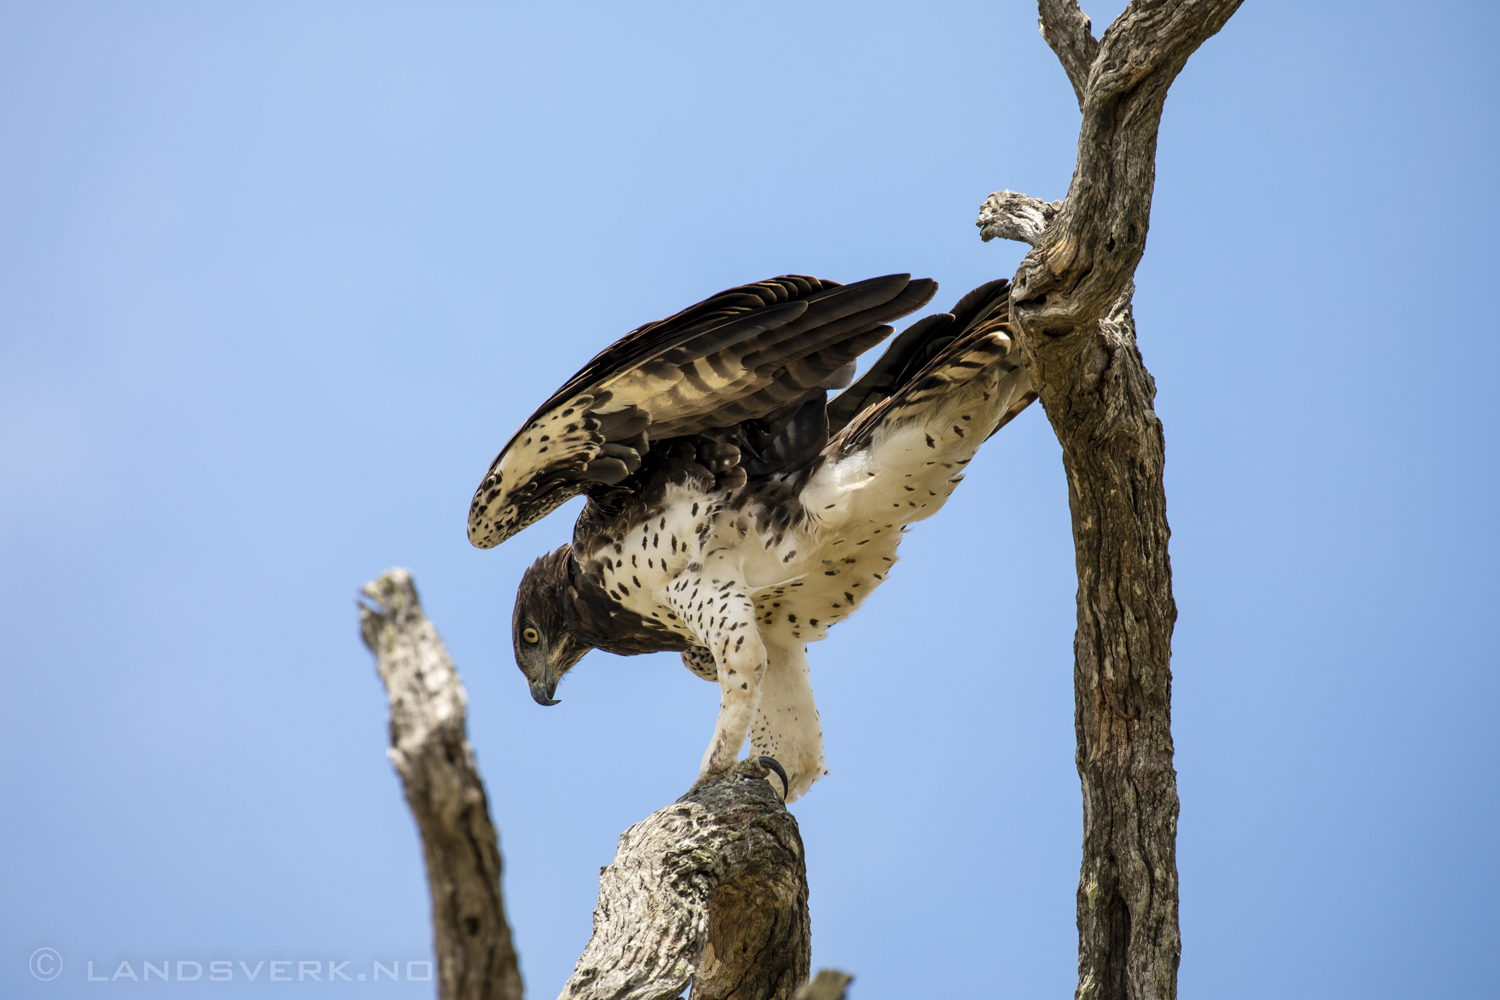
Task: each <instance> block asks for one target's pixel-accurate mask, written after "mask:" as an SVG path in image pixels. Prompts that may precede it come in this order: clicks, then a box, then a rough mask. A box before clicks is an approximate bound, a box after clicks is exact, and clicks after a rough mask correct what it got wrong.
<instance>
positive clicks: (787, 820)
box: [561, 761, 812, 1000]
mask: <svg viewBox="0 0 1500 1000" xmlns="http://www.w3.org/2000/svg"><path fill="white" fill-rule="evenodd" d="M766 773H767V772H766V770H765V769H764V768H762V767H761V766H760V765H759V764H757V763H755V762H754V761H741V762H740V763H739V764H738V765H736V766H735V768H734V770H733V771H731V772H730V774H729V775H728V776H727V777H726V778H722V779H719V780H717V781H707V782H700V783H699V784H698V785H695V786H694V787H693V788H692V789H691V790H690V791H689V792H688V794H686V795H684V796H683V797H682V798H680V799H678V800H677V801H676V802H675V803H673V804H672V805H670V806H667V807H666V808H665V809H660V810H658V811H657V812H655V813H653V814H651V815H650V816H649V817H647V818H646V819H644V820H642V821H641V822H639V823H637V824H636V825H634V826H632V827H631V828H630V829H628V830H626V831H625V833H624V834H623V835H622V836H621V837H620V846H619V849H618V851H617V852H616V854H615V859H614V861H613V862H612V863H611V864H610V865H609V867H607V868H605V869H604V870H603V871H602V872H601V873H600V877H599V905H598V906H597V907H596V908H595V910H594V934H593V937H592V939H591V940H590V941H589V943H588V947H587V948H585V949H584V952H583V955H582V957H580V958H579V959H578V965H577V967H576V968H575V969H574V971H573V976H572V978H571V979H569V980H568V983H567V985H566V987H564V989H563V991H562V994H561V996H562V998H563V1000H627V998H628V1000H672V998H675V997H677V996H680V995H681V993H682V991H683V989H684V988H685V987H686V986H687V985H688V983H689V982H691V983H692V986H693V992H692V1000H763V998H764V1000H771V998H774V1000H791V998H792V996H793V994H794V993H795V992H796V990H797V987H799V986H801V985H802V984H803V983H805V982H806V981H807V975H808V970H809V968H810V962H811V955H812V937H811V933H810V929H809V924H808V913H807V870H806V867H805V865H804V862H803V854H802V837H801V834H800V833H799V832H798V830H797V821H796V819H794V818H793V817H792V815H791V813H789V812H787V811H786V806H785V805H783V804H782V801H781V796H780V795H779V794H778V793H777V791H775V790H773V787H772V783H768V782H767V781H766ZM772 781H773V782H774V781H775V779H772Z"/></svg>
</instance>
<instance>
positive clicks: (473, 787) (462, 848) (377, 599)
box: [359, 569, 521, 1000]
mask: <svg viewBox="0 0 1500 1000" xmlns="http://www.w3.org/2000/svg"><path fill="white" fill-rule="evenodd" d="M362 593H363V594H364V595H365V596H366V597H368V598H369V599H370V601H371V602H373V604H374V605H375V606H374V607H370V606H368V605H361V606H360V613H359V618H360V634H361V636H363V638H364V640H365V645H366V646H368V647H369V648H370V652H372V653H374V654H375V664H376V668H377V669H378V670H379V671H380V679H381V681H383V682H384V683H385V689H386V693H387V694H388V695H389V696H390V702H391V748H390V750H389V751H388V752H389V754H390V758H391V762H392V763H393V764H395V765H396V771H397V773H398V774H400V775H401V782H402V784H403V785H404V786H405V788H406V801H407V804H408V805H409V806H410V807H411V812H412V815H413V816H414V817H416V820H417V827H418V829H419V830H420V831H421V833H422V849H423V854H424V855H425V857H426V861H427V881H428V885H429V887H430V888H431V890H432V932H433V938H434V947H435V951H436V953H437V963H438V995H439V996H440V997H442V998H443V1000H521V973H520V969H519V968H518V966H517V964H516V950H515V947H514V946H513V945H512V944H511V939H510V927H509V925H508V924H507V923H506V922H505V903H504V900H503V899H502V897H501V895H500V845H499V841H498V839H497V837H496V834H495V827H494V825H493V824H492V823H491V822H490V810H489V802H488V799H487V798H486V797H485V792H484V782H483V781H481V780H480V777H479V770H478V768H477V767H476V766H475V764H474V753H473V751H472V750H471V749H470V747H469V740H468V737H467V734H466V732H465V729H464V709H465V704H466V700H467V699H466V698H465V695H464V689H463V685H462V683H460V681H459V678H458V672H457V671H456V670H454V668H453V661H452V659H450V658H449V656H448V650H447V649H446V648H445V647H444V645H443V640H442V639H440V638H439V637H438V634H437V629H435V628H433V626H432V623H431V622H430V621H428V620H427V617H426V615H424V614H423V613H422V605H421V604H420V602H419V601H418V600H417V591H416V588H415V587H414V586H413V585H412V581H411V574H410V573H408V572H407V571H406V570H404V569H393V570H391V571H390V572H388V573H386V574H385V575H383V576H381V577H380V578H379V579H377V580H372V581H371V582H370V583H368V584H366V585H365V587H364V589H363V591H362Z"/></svg>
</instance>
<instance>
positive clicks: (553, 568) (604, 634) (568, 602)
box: [468, 274, 1036, 802]
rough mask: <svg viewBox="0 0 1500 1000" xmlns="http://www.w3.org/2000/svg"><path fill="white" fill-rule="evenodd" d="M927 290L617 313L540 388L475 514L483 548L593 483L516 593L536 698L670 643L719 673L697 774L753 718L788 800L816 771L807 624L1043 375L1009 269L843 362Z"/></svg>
mask: <svg viewBox="0 0 1500 1000" xmlns="http://www.w3.org/2000/svg"><path fill="white" fill-rule="evenodd" d="M936 291H937V284H936V282H934V281H931V280H929V279H915V280H914V279H913V278H912V277H911V275H909V274H893V275H886V276H885V277H879V278H871V279H869V280H866V281H860V282H856V283H853V284H847V285H845V284H839V283H838V282H834V281H826V280H820V279H818V278H813V277H808V276H806V275H797V274H789V275H783V276H781V277H778V278H771V279H768V280H766V281H760V282H756V283H754V284H750V285H741V286H739V287H737V288H731V289H728V290H726V291H723V292H720V293H719V294H717V295H714V296H712V297H710V298H708V299H705V300H704V301H702V302H700V303H698V304H697V305H694V306H690V307H689V308H687V309H684V310H683V311H682V312H679V313H677V314H676V315H674V316H670V317H668V318H667V319H664V320H661V321H659V322H655V323H648V324H646V325H645V326H642V327H639V328H638V329H636V330H633V331H631V332H630V333H628V334H626V335H625V336H624V337H623V338H621V339H620V340H618V341H616V342H615V343H614V344H612V345H611V346H610V347H608V348H606V349H605V350H604V352H603V353H601V354H599V355H598V356H597V357H596V358H594V359H593V360H592V361H590V362H589V363H588V364H587V365H585V366H584V367H583V369H582V370H581V371H579V372H578V374H576V375H574V376H573V377H572V378H570V379H569V380H568V381H567V383H566V384H564V385H563V387H562V388H560V389H558V390H557V391H556V392H554V393H553V394H552V395H551V396H550V397H549V398H548V399H547V400H546V402H544V403H542V405H541V406H540V407H538V408H537V410H536V412H535V413H533V414H532V415H531V416H530V417H529V418H528V419H527V420H526V422H525V423H524V424H523V425H522V427H521V429H520V430H519V431H517V432H516V434H515V436H514V437H512V438H511V439H510V441H509V442H508V443H507V444H506V445H505V447H504V448H502V449H501V451H500V454H499V455H498V456H497V457H496V458H495V460H494V462H493V463H492V464H491V465H490V467H489V471H488V472H487V473H486V474H485V476H484V479H483V481H481V482H480V484H479V488H478V490H476V491H475V493H474V500H473V504H472V506H471V507H470V510H469V526H468V527H469V540H470V542H472V543H473V544H474V545H476V546H478V547H479V548H490V547H492V546H495V545H498V544H500V543H501V542H503V541H505V540H506V539H507V538H509V537H510V536H512V535H514V534H515V533H516V532H518V531H520V530H521V529H523V528H525V527H527V526H528V525H530V524H532V523H534V522H536V521H537V520H539V519H541V518H542V517H544V516H546V515H547V514H548V513H550V512H551V511H553V510H555V509H556V508H557V507H559V506H561V505H562V504H563V503H565V502H567V501H568V500H570V499H571V498H573V497H575V496H578V495H579V494H583V495H584V496H586V497H587V498H588V499H587V501H586V503H585V505H584V508H583V511H582V513H581V514H580V515H579V517H578V521H577V523H576V524H575V525H574V528H573V538H572V541H571V542H570V543H569V544H567V545H563V546H561V547H560V548H558V549H556V550H555V551H553V552H551V553H549V554H547V555H544V556H542V557H541V558H540V559H538V560H537V561H536V562H535V563H534V564H533V565H532V566H531V568H530V569H528V570H527V571H526V572H525V574H524V576H523V577H522V579H521V584H520V588H519V590H518V591H517V594H516V603H515V610H514V613H513V615H512V619H511V633H512V642H513V645H514V648H515V657H516V663H517V665H518V666H519V667H520V668H521V672H522V674H524V675H525V678H526V681H527V684H528V686H529V687H530V690H531V695H532V697H533V698H534V699H535V700H536V701H537V702H539V703H540V704H542V705H556V704H558V701H557V700H556V699H555V698H554V697H553V696H554V694H555V693H556V690H557V685H558V682H559V681H561V680H562V678H563V677H564V676H565V675H566V674H567V673H568V671H569V670H571V669H572V668H573V667H574V665H576V664H577V663H578V661H579V660H580V659H581V658H582V657H583V655H584V654H585V653H587V652H588V651H589V650H590V649H603V650H606V651H608V652H611V653H618V654H621V655H624V656H632V655H636V654H640V653H653V652H661V651H674V652H678V653H680V654H681V655H682V662H683V664H684V666H686V667H687V668H688V670H690V671H692V672H693V673H694V674H696V675H697V676H699V677H701V678H703V679H705V680H708V681H713V682H717V683H718V685H719V689H720V703H719V716H718V721H717V723H716V725H715V727H714V733H713V738H712V740H711V741H710V742H709V745H708V749H707V751H706V752H705V753H704V755H703V761H702V764H701V767H700V772H699V773H700V778H712V777H716V776H719V775H722V774H723V773H725V772H726V771H728V770H729V769H730V768H731V767H732V766H733V765H734V764H735V762H736V760H737V759H738V757H739V755H740V751H741V749H742V748H743V746H744V743H745V740H746V737H747V736H748V737H749V740H750V743H751V748H752V751H751V752H752V753H753V754H756V755H760V756H762V757H763V758H770V759H771V760H773V761H775V762H777V763H778V764H779V767H776V768H775V770H776V771H777V772H778V774H780V775H781V780H782V785H783V789H782V791H783V795H784V798H785V799H786V801H788V802H790V801H793V800H795V799H796V798H797V797H798V796H800V795H802V794H803V793H805V792H806V791H807V790H808V788H810V787H811V785H812V784H813V782H815V781H816V780H818V778H820V777H822V776H823V775H824V774H826V773H827V771H826V769H825V766H824V759H823V736H822V729H821V726H820V724H819V719H818V710H817V707H816V705H815V704H814V702H813V692H812V685H811V681H810V677H809V673H808V663H807V645H808V644H809V643H813V642H817V641H818V640H820V639H822V638H824V637H825V636H826V635H827V634H828V630H829V629H830V628H832V627H833V626H834V625H836V624H838V623H839V622H842V621H844V620H845V619H846V618H848V617H849V616H850V615H852V614H853V613H854V612H855V610H856V609H857V608H859V606H860V605H861V604H862V603H863V602H864V600H865V599H866V598H867V597H869V595H870V593H871V592H872V591H874V590H875V588H876V587H879V586H880V584H881V583H882V582H884V581H885V580H886V579H887V577H888V576H889V575H890V571H891V567H892V565H894V563H895V561H896V549H897V546H898V545H899V544H900V542H901V537H902V535H903V533H904V532H905V531H906V529H907V527H908V526H909V525H911V524H913V523H914V522H916V521H920V520H922V519H924V518H927V517H930V516H932V515H933V514H935V513H936V512H937V511H938V509H939V508H940V507H942V506H943V503H944V502H945V501H946V500H947V499H948V497H949V495H951V494H952V492H953V490H954V489H955V488H956V487H957V486H958V484H959V482H960V481H961V480H962V479H963V473H964V467H965V466H967V465H968V463H969V461H970V459H972V458H973V457H974V454H975V452H976V451H977V450H978V448H979V446H980V445H981V444H982V443H983V442H984V441H985V440H986V439H988V438H989V437H990V436H991V435H992V434H994V433H995V431H996V430H998V429H999V428H1000V427H1002V426H1004V425H1005V424H1006V423H1007V422H1008V421H1010V420H1011V419H1012V418H1014V417H1015V416H1016V415H1017V414H1018V413H1020V412H1021V410H1023V409H1024V408H1025V407H1026V406H1027V405H1028V404H1030V403H1031V402H1032V400H1034V399H1035V398H1036V394H1035V392H1034V391H1033V390H1032V387H1031V382H1030V379H1029V376H1028V372H1027V369H1026V367H1025V365H1024V363H1023V361H1022V358H1021V352H1020V351H1019V349H1018V348H1017V346H1016V344H1015V343H1014V341H1013V340H1012V338H1011V336H1010V323H1009V317H1010V289H1009V285H1008V283H1007V282H1006V281H1004V280H999V281H992V282H990V283H988V284H986V285H982V286H980V287H979V288H976V289H974V291H972V292H970V293H969V294H967V295H965V296H964V297H963V298H961V299H960V300H959V301H958V303H957V304H956V305H955V306H954V307H953V308H952V309H950V310H949V311H947V312H944V313H937V314H935V315H929V316H926V317H924V318H922V319H920V320H918V321H917V322H916V323H914V324H913V325H911V326H910V327H908V328H907V329H906V330H905V331H903V332H902V333H901V334H900V335H899V336H897V337H896V338H895V339H894V340H892V341H891V343H890V346H889V347H888V348H887V349H886V350H885V352H884V353H883V354H882V355H881V356H880V358H879V359H878V360H877V361H876V362H875V363H874V364H873V365H871V366H870V367H869V368H868V370H867V371H866V372H865V374H864V375H863V376H862V377H860V378H859V379H858V380H857V381H853V376H854V373H855V368H856V361H857V359H858V358H859V357H860V355H862V354H863V353H864V352H866V351H868V350H870V349H871V348H873V347H875V346H876V345H877V344H880V343H881V342H882V341H884V340H885V339H886V338H887V337H889V336H890V334H891V333H892V332H893V328H892V327H891V326H890V325H888V324H889V322H890V321H892V320H895V319H897V318H899V317H901V316H905V315H906V314H908V313H910V312H913V311H915V310H917V309H919V308H921V307H922V306H924V305H926V304H927V302H928V301H929V300H930V299H931V298H932V297H933V294H934V293H935V292H936ZM851 381H852V382H853V384H850V383H851ZM839 389H842V390H843V391H842V392H840V393H838V394H837V395H835V396H834V397H833V398H831V399H830V398H829V394H830V392H834V391H835V390H839Z"/></svg>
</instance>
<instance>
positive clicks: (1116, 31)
mask: <svg viewBox="0 0 1500 1000" xmlns="http://www.w3.org/2000/svg"><path fill="white" fill-rule="evenodd" d="M1239 3H1240V0H1154V2H1144V0H1136V2H1132V3H1131V4H1130V5H1129V6H1128V7H1127V8H1126V9H1125V11H1124V12H1123V13H1122V14H1121V15H1120V16H1119V17H1118V18H1117V19H1116V20H1115V22H1114V24H1112V25H1110V27H1109V29H1108V30H1107V31H1106V32H1105V33H1104V38H1103V39H1102V40H1100V41H1096V40H1095V39H1094V37H1093V36H1092V35H1091V34H1090V30H1089V19H1088V18H1087V17H1086V16H1085V15H1084V14H1083V12H1082V11H1080V10H1079V8H1078V5H1077V3H1076V2H1075V0H1040V2H1039V4H1038V9H1039V12H1040V14H1041V21H1040V26H1041V31H1042V36H1043V37H1044V38H1045V39H1046V41H1047V43H1048V44H1049V45H1050V46H1051V47H1052V49H1053V51H1054V52H1056V53H1057V57H1058V60H1059V61H1060V62H1061V63H1062V65H1063V69H1064V70H1065V71H1066V73H1067V75H1068V79H1069V81H1070V82H1071V83H1072V84H1073V90H1074V92H1075V94H1076V95H1077V97H1078V103H1079V107H1080V109H1081V110H1082V112H1083V122H1082V125H1081V127H1080V129H1079V136H1078V161H1077V166H1076V168H1075V171H1074V174H1073V180H1072V184H1071V185H1070V186H1069V188H1068V194H1067V197H1066V198H1064V199H1063V200H1062V201H1061V202H1060V203H1059V202H1050V203H1049V202H1044V201H1040V200H1038V199H1035V198H1029V197H1027V196H1025V195H1020V194H1016V193H1015V192H1011V191H1002V192H998V193H996V194H993V195H991V196H990V198H989V199H988V200H987V201H986V202H985V204H984V207H983V208H982V209H981V212H980V217H979V225H980V227H981V235H982V236H983V238H984V239H986V240H989V239H993V238H995V237H1002V238H1005V239H1016V240H1021V241H1023V242H1026V243H1029V244H1031V245H1032V247H1033V249H1032V250H1031V252H1030V253H1028V254H1027V255H1026V257H1025V259H1024V260H1023V261H1022V262H1021V266H1020V268H1019V270H1017V272H1016V276H1015V279H1014V281H1013V283H1012V291H1011V318H1012V324H1013V326H1014V327H1015V328H1016V330H1017V332H1018V334H1019V336H1020V343H1021V346H1022V349H1023V350H1024V352H1025V357H1026V361H1027V364H1028V365H1029V366H1030V368H1031V377H1032V383H1033V385H1034V387H1035V389H1036V391H1037V393H1038V396H1039V397H1040V399H1041V402H1042V406H1043V408H1044V409H1045V410H1046V413H1047V418H1048V419H1049V420H1050V421H1051V423H1052V427H1053V430H1054V431H1055V432H1056V434H1057V438H1058V440H1059V441H1060V442H1061V444H1062V450H1063V467H1064V470H1065V472H1066V474H1067V478H1068V502H1069V506H1070V509H1071V512H1072V519H1073V543H1074V551H1075V556H1076V562H1077V571H1078V629H1077V633H1076V636H1075V639H1074V643H1073V650H1074V657H1075V665H1074V675H1073V683H1074V695H1075V699H1076V703H1075V710H1074V724H1075V727H1076V730H1077V739H1078V749H1077V765H1078V774H1079V778H1080V779H1081V782H1082V785H1083V827H1084V830H1083V864H1082V871H1081V873H1080V877H1079V883H1078V989H1077V993H1076V996H1077V997H1078V998H1079V1000H1083V998H1089V1000H1096V998H1098V1000H1116V998H1127V997H1128V998H1132V1000H1147V998H1150V1000H1158V998H1160V1000H1169V998H1172V997H1175V996H1176V995H1177V963H1178V958H1179V956H1180V954H1181V938H1180V937H1179V933H1178V924H1177V861H1176V837H1177V810H1178V801H1177V776H1176V772H1175V771H1174V770H1173V767H1172V733H1171V672H1170V656H1171V638H1172V626H1173V623H1174V621H1175V620H1176V616H1177V610H1176V605H1175V604H1174V602H1173V599H1172V574H1171V567H1170V564H1169V563H1168V559H1167V539H1168V536H1169V531H1168V527H1167V517H1166V495H1165V492H1164V491H1163V487H1162V467H1163V461H1164V445H1163V438H1162V429H1161V422H1160V421H1159V420H1158V419H1157V417H1156V413H1155V411H1154V410H1153V409H1152V400H1153V398H1154V397H1155V393H1156V387H1155V383H1154V382H1153V381H1152V379H1151V375H1150V373H1148V372H1147V371H1146V368H1145V366H1144V365H1143V364H1142V361H1141V355H1140V352H1139V351H1138V350H1137V349H1136V340H1135V322H1134V319H1133V317H1132V315H1131V309H1130V301H1131V294H1132V292H1133V290H1134V283H1133V277H1134V274H1135V268H1136V264H1137V263H1138V262H1139V261H1140V259H1141V253H1142V252H1143V250H1144V248H1145V244H1146V230H1147V227H1148V224H1149V221H1150V211H1151V194H1152V187H1153V184H1154V181H1155V170H1156V137H1157V131H1158V128H1159V126H1160V123H1161V114H1162V105H1163V102H1164V101H1165V100H1166V96H1167V88H1168V87H1169V86H1170V85H1171V83H1172V81H1173V79H1174V78H1175V77H1176V76H1177V74H1178V73H1179V72H1180V71H1181V70H1182V67H1183V66H1184V65H1185V64H1186V62H1187V59H1188V56H1189V55H1191V54H1192V53H1193V51H1194V50H1195V49H1197V47H1198V46H1199V45H1200V44H1202V42H1203V41H1204V40H1205V39H1207V38H1208V37H1210V36H1211V35H1213V34H1214V33H1215V32H1217V31H1218V30H1219V29H1220V28H1221V27H1223V25H1224V24H1225V22H1226V21H1228V19H1229V17H1230V15H1231V14H1233V13H1234V11H1235V9H1236V8H1237V7H1238V6H1239Z"/></svg>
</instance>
